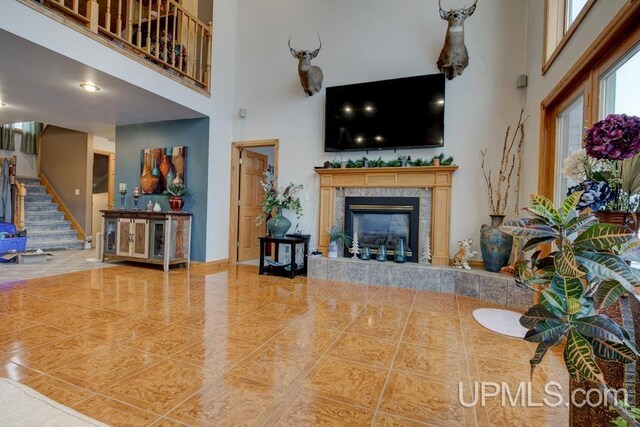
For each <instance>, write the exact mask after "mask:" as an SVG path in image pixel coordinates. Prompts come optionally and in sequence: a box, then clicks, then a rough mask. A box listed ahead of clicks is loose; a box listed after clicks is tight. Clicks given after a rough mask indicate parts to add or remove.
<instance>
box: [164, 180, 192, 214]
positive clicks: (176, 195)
mask: <svg viewBox="0 0 640 427" xmlns="http://www.w3.org/2000/svg"><path fill="white" fill-rule="evenodd" d="M187 193H188V191H187V187H185V186H184V185H183V184H169V186H168V187H167V189H166V190H164V194H165V195H166V196H167V197H168V198H169V206H170V207H171V210H172V211H174V212H180V211H181V210H182V207H183V206H184V198H183V197H184V196H185V195H187Z"/></svg>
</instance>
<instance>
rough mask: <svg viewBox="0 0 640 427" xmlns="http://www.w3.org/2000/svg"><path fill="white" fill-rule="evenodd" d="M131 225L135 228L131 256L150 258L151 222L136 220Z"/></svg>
mask: <svg viewBox="0 0 640 427" xmlns="http://www.w3.org/2000/svg"><path fill="white" fill-rule="evenodd" d="M131 225H132V226H133V235H132V238H131V240H132V242H131V256H133V257H136V258H149V221H148V220H146V219H136V220H134V221H133V223H132V224H131Z"/></svg>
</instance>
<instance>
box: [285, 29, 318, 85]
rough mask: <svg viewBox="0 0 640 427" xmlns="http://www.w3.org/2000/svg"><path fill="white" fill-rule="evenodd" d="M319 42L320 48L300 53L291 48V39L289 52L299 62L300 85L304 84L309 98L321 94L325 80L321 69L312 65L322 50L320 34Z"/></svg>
mask: <svg viewBox="0 0 640 427" xmlns="http://www.w3.org/2000/svg"><path fill="white" fill-rule="evenodd" d="M318 41H319V42H320V47H318V48H317V49H316V50H314V51H309V50H300V51H298V50H295V49H294V48H292V47H291V37H289V50H290V51H291V55H293V57H294V58H296V59H297V60H298V74H299V75H300V83H302V88H303V89H304V92H305V93H306V94H307V95H309V96H313V94H315V93H318V92H320V89H322V80H323V79H324V75H323V74H322V70H321V69H320V67H317V66H315V65H311V60H312V59H314V58H315V57H316V56H318V54H319V53H320V49H322V40H320V34H318Z"/></svg>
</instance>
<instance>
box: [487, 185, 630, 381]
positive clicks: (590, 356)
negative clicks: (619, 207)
mask: <svg viewBox="0 0 640 427" xmlns="http://www.w3.org/2000/svg"><path fill="white" fill-rule="evenodd" d="M581 195H582V193H581V192H577V193H573V194H571V195H570V196H569V197H567V198H566V199H565V200H564V201H563V202H562V205H561V206H560V207H559V208H556V207H555V206H554V205H553V203H552V202H551V201H550V200H549V199H547V198H545V197H542V196H539V195H533V196H532V197H531V203H530V207H529V208H527V209H525V210H526V211H527V213H528V214H529V215H530V216H531V218H524V219H518V220H513V221H507V222H505V223H504V225H503V226H501V227H500V229H501V230H502V231H503V232H505V233H507V234H510V235H512V236H514V237H517V238H521V239H524V240H525V242H523V246H522V248H523V250H525V251H529V250H535V252H534V253H533V255H532V256H531V260H530V261H520V262H519V264H518V268H517V271H518V277H517V279H516V281H517V283H518V284H519V285H520V286H524V287H527V288H530V289H532V290H535V291H538V292H540V293H541V298H540V302H539V304H536V305H534V306H533V307H531V308H529V310H528V311H527V312H526V313H525V314H524V315H523V316H522V317H521V319H520V323H521V324H522V325H523V326H524V327H525V328H527V329H529V331H528V333H527V334H526V336H525V340H526V341H529V342H533V343H537V344H538V347H537V349H536V352H535V354H534V356H533V358H532V359H531V361H530V363H531V373H532V374H533V371H534V369H535V367H536V366H537V365H538V364H539V363H540V362H541V361H542V359H543V357H544V356H545V354H546V353H547V351H548V350H549V348H550V347H552V346H554V345H556V344H560V343H561V342H562V341H563V338H565V337H566V343H565V349H564V361H565V364H566V367H567V370H568V371H569V373H570V374H571V377H572V378H573V379H575V380H577V381H591V382H593V383H596V384H598V385H606V384H605V379H604V376H603V374H602V372H601V370H600V368H599V367H598V365H597V364H596V359H602V360H609V361H617V362H621V363H630V362H634V361H635V360H636V358H637V357H638V356H640V354H639V353H638V351H637V350H636V348H635V345H634V343H633V342H631V340H630V338H629V333H628V332H627V331H626V330H625V329H624V328H623V327H621V326H620V325H618V324H617V323H616V322H614V321H613V320H611V319H610V318H609V317H608V316H607V315H606V314H604V313H603V312H602V310H603V309H604V308H606V307H609V306H611V305H613V304H615V303H616V302H617V301H618V299H619V298H620V297H622V296H623V295H627V294H631V295H635V294H636V289H635V287H637V286H639V285H640V282H639V279H638V277H636V275H635V274H634V271H633V270H632V269H631V267H630V266H629V265H628V264H627V262H626V261H627V260H630V259H633V258H635V257H637V256H638V253H639V251H640V241H639V240H638V238H637V237H636V236H635V235H634V233H633V232H632V231H631V230H630V229H627V228H625V227H621V226H617V225H612V224H600V223H598V220H597V218H596V217H595V216H593V215H591V214H580V213H578V212H577V211H576V206H577V205H578V202H579V201H580V197H581ZM551 243H553V244H555V245H553V246H552V247H553V248H554V249H555V251H553V252H551V253H549V254H548V255H544V256H543V255H542V254H543V253H545V252H543V250H544V247H547V248H548V247H549V246H545V245H549V244H551Z"/></svg>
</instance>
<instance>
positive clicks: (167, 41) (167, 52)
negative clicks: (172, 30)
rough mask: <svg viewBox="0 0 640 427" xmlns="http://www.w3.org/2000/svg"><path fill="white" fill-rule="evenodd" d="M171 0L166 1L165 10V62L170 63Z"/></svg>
mask: <svg viewBox="0 0 640 427" xmlns="http://www.w3.org/2000/svg"><path fill="white" fill-rule="evenodd" d="M169 44H170V43H169V0H166V3H165V8H164V62H169V58H170V53H169Z"/></svg>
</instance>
